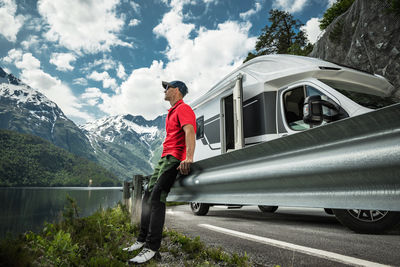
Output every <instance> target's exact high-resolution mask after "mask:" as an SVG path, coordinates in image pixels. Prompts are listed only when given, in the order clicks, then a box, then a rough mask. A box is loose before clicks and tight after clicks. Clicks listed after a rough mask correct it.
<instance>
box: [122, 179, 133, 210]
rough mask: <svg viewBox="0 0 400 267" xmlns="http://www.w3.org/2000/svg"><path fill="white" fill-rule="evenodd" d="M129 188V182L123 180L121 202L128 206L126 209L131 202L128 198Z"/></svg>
mask: <svg viewBox="0 0 400 267" xmlns="http://www.w3.org/2000/svg"><path fill="white" fill-rule="evenodd" d="M130 189H131V182H127V181H124V187H123V191H122V192H123V193H122V194H123V197H122V199H123V203H124V205H125V206H126V207H127V208H128V210H129V209H130V206H131V205H130V204H131V202H130V198H131V192H130Z"/></svg>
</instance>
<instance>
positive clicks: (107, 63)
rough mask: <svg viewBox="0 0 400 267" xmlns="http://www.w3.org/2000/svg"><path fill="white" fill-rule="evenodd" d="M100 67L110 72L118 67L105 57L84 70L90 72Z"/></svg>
mask: <svg viewBox="0 0 400 267" xmlns="http://www.w3.org/2000/svg"><path fill="white" fill-rule="evenodd" d="M99 66H100V67H101V68H102V69H103V70H110V69H115V68H116V67H117V63H116V62H115V61H114V60H113V59H112V58H109V57H107V56H106V55H104V56H103V58H102V59H97V60H95V61H94V62H91V63H88V64H87V65H86V66H85V67H84V68H82V70H84V71H90V70H91V69H93V68H95V67H99Z"/></svg>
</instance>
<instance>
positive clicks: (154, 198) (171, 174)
mask: <svg viewBox="0 0 400 267" xmlns="http://www.w3.org/2000/svg"><path fill="white" fill-rule="evenodd" d="M169 163H170V164H169V166H168V167H169V168H168V169H167V170H166V171H164V172H163V173H162V174H161V175H160V177H159V178H158V180H157V183H156V184H155V186H154V188H153V190H152V194H151V197H150V200H151V215H150V225H149V228H150V229H149V232H148V234H147V240H146V246H147V247H149V248H150V249H151V250H154V251H157V250H158V249H159V248H160V246H161V239H162V231H163V227H164V222H165V201H166V197H167V194H168V193H169V191H170V189H171V187H172V185H173V184H174V182H175V179H176V175H177V174H178V170H177V169H176V168H177V167H178V166H179V161H178V160H177V159H175V158H173V159H172V161H171V160H170V162H169Z"/></svg>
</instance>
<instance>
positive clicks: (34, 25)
mask: <svg viewBox="0 0 400 267" xmlns="http://www.w3.org/2000/svg"><path fill="white" fill-rule="evenodd" d="M42 23H43V21H42V19H40V18H32V17H31V16H27V17H26V23H25V27H26V28H27V29H28V30H33V31H37V32H39V31H40V30H41V29H42Z"/></svg>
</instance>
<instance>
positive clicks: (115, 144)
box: [0, 68, 165, 180]
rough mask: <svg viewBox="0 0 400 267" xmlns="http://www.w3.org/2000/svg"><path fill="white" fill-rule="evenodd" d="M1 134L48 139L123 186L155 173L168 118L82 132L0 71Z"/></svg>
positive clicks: (118, 120) (120, 120) (128, 119)
mask: <svg viewBox="0 0 400 267" xmlns="http://www.w3.org/2000/svg"><path fill="white" fill-rule="evenodd" d="M0 128H3V129H8V130H14V131H17V132H20V133H28V134H34V135H37V136H39V137H42V138H44V139H47V140H49V141H50V142H52V143H53V144H55V145H57V146H59V147H61V148H64V149H66V150H67V151H69V152H71V153H74V154H76V155H79V156H82V157H85V158H88V159H90V160H92V161H95V162H97V163H99V164H100V165H102V166H103V167H105V168H107V169H108V170H110V171H111V172H113V173H114V174H116V175H117V176H118V177H119V178H120V179H122V180H125V179H131V178H132V176H133V175H134V174H146V175H147V174H150V173H151V172H152V166H153V165H154V162H156V161H157V160H158V159H159V157H160V155H161V150H162V141H163V139H164V129H165V116H159V117H158V118H156V119H155V120H151V121H148V120H146V119H144V118H143V117H142V116H132V115H119V116H112V117H107V118H103V119H99V120H96V121H94V122H90V123H87V124H85V125H82V126H79V127H78V126H77V125H75V123H74V122H72V121H71V120H69V119H68V118H67V117H66V116H65V115H64V113H63V112H62V110H61V109H60V108H59V107H58V106H57V105H56V104H55V103H54V102H52V101H51V100H49V99H48V98H47V97H46V96H45V95H43V94H42V93H40V92H38V91H36V90H34V89H33V88H31V87H30V86H29V85H26V84H24V83H23V82H21V81H20V80H19V79H18V78H16V77H15V76H13V75H12V74H7V73H6V72H5V71H4V70H3V69H1V68H0Z"/></svg>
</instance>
